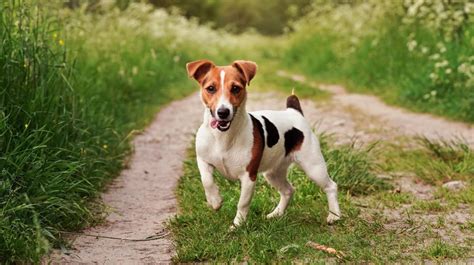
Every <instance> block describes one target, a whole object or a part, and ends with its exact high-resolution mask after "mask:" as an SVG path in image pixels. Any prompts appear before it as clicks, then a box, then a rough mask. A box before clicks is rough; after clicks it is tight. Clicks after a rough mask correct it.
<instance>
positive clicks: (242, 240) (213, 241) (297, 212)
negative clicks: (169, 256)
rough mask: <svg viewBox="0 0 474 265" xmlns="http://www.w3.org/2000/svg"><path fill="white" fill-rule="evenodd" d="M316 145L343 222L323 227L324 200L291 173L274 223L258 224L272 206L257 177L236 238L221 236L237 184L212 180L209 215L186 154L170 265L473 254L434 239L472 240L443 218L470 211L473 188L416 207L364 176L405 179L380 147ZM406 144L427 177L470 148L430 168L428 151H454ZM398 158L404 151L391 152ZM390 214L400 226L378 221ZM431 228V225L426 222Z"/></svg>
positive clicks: (408, 197) (273, 197)
mask: <svg viewBox="0 0 474 265" xmlns="http://www.w3.org/2000/svg"><path fill="white" fill-rule="evenodd" d="M320 138H321V140H322V150H323V153H324V156H325V158H326V161H327V162H328V168H329V172H330V175H331V176H332V177H333V178H334V180H335V181H336V182H337V183H338V185H339V201H340V203H341V208H342V213H343V218H342V220H341V221H340V222H338V223H336V224H335V225H333V226H328V225H327V224H326V223H325V217H326V216H327V201H326V198H325V195H324V193H323V192H321V190H320V189H319V188H318V187H317V186H316V185H315V184H314V183H312V182H311V181H310V180H308V178H307V177H306V176H305V174H304V173H303V172H302V171H301V170H300V169H298V168H296V167H294V168H292V169H291V170H290V173H289V179H290V182H291V183H292V184H293V186H294V187H295V188H296V193H295V194H294V196H293V199H292V202H291V203H290V206H289V208H288V209H287V212H286V213H285V215H284V216H283V217H282V218H277V219H272V220H267V219H266V218H265V215H266V214H267V213H269V212H271V210H273V207H275V206H276V204H277V202H278V193H277V192H276V190H274V189H273V188H272V187H270V186H269V185H268V184H267V183H266V182H265V181H264V180H263V177H261V176H259V178H258V180H257V182H258V183H257V189H256V191H255V196H254V198H253V201H252V204H251V207H250V213H249V217H248V220H247V221H246V223H245V224H244V225H243V226H242V227H239V228H238V229H237V230H235V231H229V226H230V224H231V223H232V220H233V217H234V215H235V211H236V204H237V201H238V198H239V192H240V191H239V185H238V183H235V182H231V181H228V180H226V179H225V178H224V177H223V176H221V175H220V174H219V173H218V172H217V173H215V180H216V182H217V184H218V186H219V187H220V191H221V194H222V197H223V200H224V203H223V206H222V208H221V209H220V210H219V211H217V212H215V211H213V210H211V209H210V208H209V207H208V206H207V204H206V199H205V196H204V191H203V189H202V184H201V182H200V178H199V171H198V169H197V166H196V162H195V154H194V152H193V151H190V152H189V156H188V160H186V161H185V163H184V175H183V176H182V178H181V180H180V183H179V186H178V190H177V195H178V202H179V213H178V216H177V217H176V218H174V219H172V220H171V221H170V222H169V224H168V225H169V228H170V229H171V231H172V232H173V235H174V240H175V243H176V247H177V254H176V256H175V258H174V261H175V262H197V261H199V262H202V261H204V262H231V261H232V262H242V261H248V262H251V263H253V262H255V263H275V262H282V263H286V262H309V263H314V262H316V263H326V262H373V263H387V262H401V261H403V262H419V261H422V260H425V259H434V260H452V259H454V260H456V259H460V258H461V260H462V258H465V257H469V255H471V254H472V253H471V252H469V250H468V248H467V246H468V245H469V242H468V241H465V240H464V241H463V240H461V242H462V243H461V244H457V245H453V244H451V243H448V242H449V241H446V240H445V239H441V238H440V236H439V235H438V234H437V232H436V231H438V230H440V231H444V232H443V233H447V234H451V233H452V232H451V231H452V230H453V229H455V230H456V229H461V231H464V232H463V233H472V232H468V231H469V224H461V225H460V224H450V223H448V222H447V221H446V216H447V214H448V213H452V212H454V211H456V212H464V211H465V210H462V209H464V208H459V207H460V206H461V205H460V204H467V205H472V200H473V199H474V196H472V190H473V189H472V188H473V185H472V183H471V184H468V188H467V189H464V190H461V191H458V192H455V193H454V192H452V191H451V192H450V191H447V190H446V189H444V188H439V189H438V190H436V189H435V190H434V192H433V195H434V197H433V199H429V200H419V199H417V198H416V197H415V195H413V194H411V193H407V192H400V193H399V192H394V186H395V184H392V185H391V184H390V183H387V182H384V181H381V180H379V179H377V178H375V177H374V176H373V174H374V172H378V171H380V170H381V169H390V170H391V171H392V172H395V171H402V170H406V169H407V168H405V167H404V166H402V165H403V163H406V162H407V161H408V158H405V157H403V156H401V155H397V156H396V155H393V156H392V155H390V157H388V156H387V160H384V159H380V157H381V156H384V155H386V154H383V153H381V150H380V149H383V148H384V143H378V145H377V146H375V147H374V146H370V145H369V146H368V147H365V149H357V148H355V147H354V146H353V145H343V146H333V145H332V144H331V141H330V140H328V138H327V137H326V136H324V135H323V136H322V137H320ZM411 141H414V142H418V143H420V142H421V143H424V144H422V145H419V146H417V147H415V149H413V151H412V152H414V153H415V154H417V156H410V158H409V159H411V160H413V159H418V160H417V161H414V162H417V163H425V166H426V167H427V168H428V169H431V170H432V171H433V168H432V167H429V165H428V166H427V164H429V163H442V164H444V165H445V166H444V167H443V168H444V169H448V170H449V171H450V170H452V169H451V167H452V165H453V162H455V161H456V163H460V162H461V161H460V160H459V159H458V158H459V157H460V156H461V157H465V156H464V155H465V154H468V153H469V152H470V151H468V150H469V149H466V150H465V151H466V153H465V154H464V155H461V153H459V152H456V154H457V155H456V156H454V155H450V156H447V157H445V158H446V159H444V160H443V161H442V162H438V161H433V157H432V152H433V150H437V148H435V147H434V146H440V145H442V146H444V147H443V149H444V150H458V149H457V146H460V144H453V143H452V144H448V143H444V144H442V143H440V142H433V141H428V140H426V139H423V140H419V139H412V140H411ZM427 141H428V142H429V144H427ZM461 150H463V149H461ZM389 151H390V149H389ZM392 152H395V151H393V150H392ZM398 152H400V153H405V152H407V151H406V150H402V149H400V148H398ZM442 153H445V152H442ZM397 154H398V153H397ZM420 154H424V156H421V155H420ZM405 159H406V160H405ZM394 160H397V161H394ZM454 167H455V166H454ZM449 171H448V172H449ZM431 176H432V174H430V175H428V176H425V175H420V176H417V177H420V179H422V180H424V181H427V182H428V183H433V184H435V183H437V182H436V181H437V178H435V179H433V180H432V182H429V180H430V179H429V177H431ZM466 178H468V179H472V176H471V175H467V176H466ZM469 183H470V182H469ZM463 207H465V206H463ZM467 211H470V210H469V209H467ZM389 213H392V214H394V216H398V215H399V217H396V218H395V219H393V220H390V218H394V217H390V215H386V214H389ZM387 218H388V219H387ZM431 219H433V222H435V223H434V224H432V223H431V221H429V220H431ZM389 220H390V221H389ZM388 221H389V222H388ZM435 230H436V231H435ZM456 240H459V238H456ZM307 241H313V242H317V243H319V244H323V245H326V246H329V247H332V248H335V249H336V250H339V251H342V252H344V253H345V254H346V256H345V257H344V258H342V259H339V258H337V257H335V256H334V255H331V254H327V253H324V252H321V251H316V250H314V249H311V248H309V247H307V246H305V244H306V242H307ZM470 253H471V254H470Z"/></svg>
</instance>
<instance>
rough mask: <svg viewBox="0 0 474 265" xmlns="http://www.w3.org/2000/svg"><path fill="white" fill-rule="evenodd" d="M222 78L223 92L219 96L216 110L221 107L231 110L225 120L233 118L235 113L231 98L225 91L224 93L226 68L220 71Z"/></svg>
mask: <svg viewBox="0 0 474 265" xmlns="http://www.w3.org/2000/svg"><path fill="white" fill-rule="evenodd" d="M220 78H221V90H222V93H221V96H220V97H219V101H218V102H217V108H216V111H217V110H218V109H219V108H226V109H228V110H230V114H229V117H228V118H226V119H225V120H232V117H233V115H234V113H233V107H232V104H230V102H229V99H228V98H227V97H226V96H225V93H224V89H225V87H224V82H225V71H224V70H221V72H220Z"/></svg>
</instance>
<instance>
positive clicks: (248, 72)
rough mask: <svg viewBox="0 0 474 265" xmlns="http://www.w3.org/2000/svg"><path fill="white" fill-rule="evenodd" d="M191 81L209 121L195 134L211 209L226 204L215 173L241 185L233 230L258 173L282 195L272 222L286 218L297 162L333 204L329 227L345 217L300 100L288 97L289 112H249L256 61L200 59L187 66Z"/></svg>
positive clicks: (241, 218) (244, 211) (244, 212)
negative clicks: (218, 63) (292, 170)
mask: <svg viewBox="0 0 474 265" xmlns="http://www.w3.org/2000/svg"><path fill="white" fill-rule="evenodd" d="M186 69H187V71H188V75H189V77H192V78H194V79H196V81H197V82H198V83H199V85H200V86H201V93H200V95H201V100H202V102H203V104H204V107H205V110H204V121H203V123H202V125H201V127H200V128H199V130H198V132H197V135H196V154H197V164H198V168H199V172H200V174H201V180H202V184H203V186H204V191H205V193H206V199H207V202H208V204H209V205H210V206H211V207H212V208H213V209H214V210H218V209H219V208H220V206H221V203H222V198H221V196H220V194H219V189H218V187H217V185H216V184H215V183H214V179H213V175H212V173H213V170H214V169H217V170H219V172H220V173H222V175H224V176H225V177H227V178H228V179H231V180H240V182H241V194H240V199H239V203H238V205H237V214H236V216H235V218H234V222H233V226H231V227H237V226H239V225H241V224H242V223H243V222H244V221H245V219H246V217H247V213H248V210H249V206H250V201H251V199H252V195H253V192H254V189H255V183H256V179H257V173H258V172H262V173H263V175H264V176H265V179H266V180H267V181H268V183H270V184H271V185H272V186H273V187H275V188H276V189H277V190H278V192H279V193H280V202H279V203H278V206H277V207H276V208H275V210H273V211H272V212H271V213H270V214H268V215H267V218H272V217H278V216H281V215H283V213H284V211H285V209H286V207H287V206H288V203H289V201H290V199H291V196H292V194H293V191H294V189H293V187H292V186H291V184H290V183H289V182H288V179H287V173H288V167H289V166H290V164H291V163H293V162H295V163H297V164H298V165H300V166H301V168H302V169H303V170H304V171H305V173H306V174H307V175H308V177H309V178H310V179H311V180H313V181H314V182H315V183H316V184H317V185H319V186H320V187H321V188H322V189H323V190H324V192H325V193H326V195H327V199H328V203H329V215H328V217H327V222H328V223H333V222H334V221H336V220H338V219H339V218H340V216H341V213H340V210H339V204H338V202H337V185H336V183H335V182H334V181H333V180H332V179H331V178H330V177H329V175H328V172H327V168H326V162H325V161H324V158H323V155H322V153H321V149H320V146H319V141H318V139H317V138H316V136H315V135H314V134H313V131H312V130H311V126H310V125H309V123H308V122H307V121H306V120H305V118H304V117H303V111H302V110H301V106H300V102H299V100H298V98H297V97H296V96H295V95H291V96H289V97H288V99H287V101H286V106H287V109H286V110H282V111H273V110H264V111H255V112H250V113H249V112H247V111H246V109H245V103H246V100H247V90H246V86H247V85H249V84H250V80H252V78H253V77H254V76H255V74H256V72H257V65H256V64H255V63H254V62H251V61H241V60H238V61H235V62H233V63H232V65H228V66H216V65H215V64H214V63H213V62H212V61H209V60H199V61H194V62H190V63H188V64H186Z"/></svg>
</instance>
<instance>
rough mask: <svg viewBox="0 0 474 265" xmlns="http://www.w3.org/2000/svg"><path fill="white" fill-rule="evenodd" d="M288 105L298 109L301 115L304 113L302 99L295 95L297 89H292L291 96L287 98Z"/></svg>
mask: <svg viewBox="0 0 474 265" xmlns="http://www.w3.org/2000/svg"><path fill="white" fill-rule="evenodd" d="M286 107H287V108H292V109H295V110H297V111H298V112H299V113H301V115H303V110H302V109H301V105H300V100H299V99H298V97H297V96H296V95H295V89H294V88H293V90H292V91H291V96H289V97H288V98H287V99H286Z"/></svg>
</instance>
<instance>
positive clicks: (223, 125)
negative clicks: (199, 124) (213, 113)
mask: <svg viewBox="0 0 474 265" xmlns="http://www.w3.org/2000/svg"><path fill="white" fill-rule="evenodd" d="M231 122H232V121H220V120H217V119H216V118H214V117H212V119H211V128H213V129H218V130H219V131H221V132H225V131H227V130H228V129H229V128H230V124H231Z"/></svg>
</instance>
